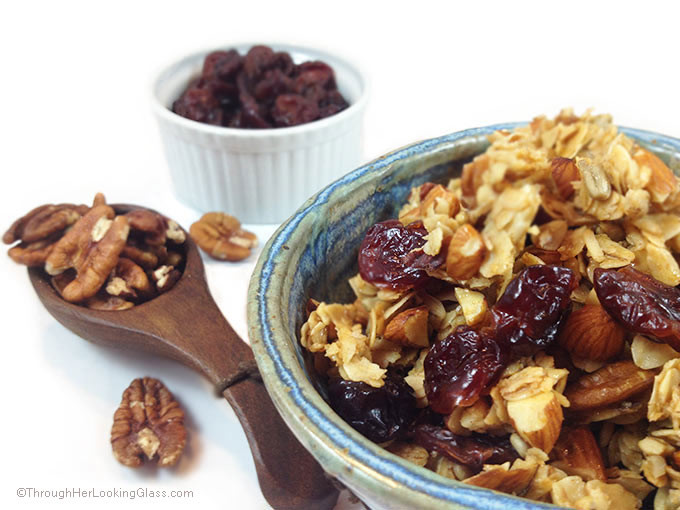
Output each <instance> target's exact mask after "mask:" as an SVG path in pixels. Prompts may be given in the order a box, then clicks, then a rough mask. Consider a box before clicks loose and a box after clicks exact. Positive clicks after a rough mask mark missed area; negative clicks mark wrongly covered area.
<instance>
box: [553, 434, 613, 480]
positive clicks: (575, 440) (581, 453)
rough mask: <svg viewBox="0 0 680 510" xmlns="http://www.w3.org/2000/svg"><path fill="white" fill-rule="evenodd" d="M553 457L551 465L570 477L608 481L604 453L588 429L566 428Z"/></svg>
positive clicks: (556, 445) (554, 449)
mask: <svg viewBox="0 0 680 510" xmlns="http://www.w3.org/2000/svg"><path fill="white" fill-rule="evenodd" d="M552 456H553V457H554V458H555V460H554V461H553V462H552V463H551V465H553V466H555V467H556V468H558V469H561V470H562V471H564V472H565V473H567V474H568V475H570V476H571V475H576V476H580V477H581V478H583V479H584V480H602V481H603V482H606V481H607V475H606V473H605V469H604V459H603V458H602V452H601V451H600V447H599V446H598V444H597V441H596V440H595V436H594V435H593V433H592V432H591V431H590V429H589V428H587V427H578V428H567V427H564V428H563V429H562V433H561V434H560V438H559V439H558V440H557V443H556V444H555V447H554V448H553V451H552Z"/></svg>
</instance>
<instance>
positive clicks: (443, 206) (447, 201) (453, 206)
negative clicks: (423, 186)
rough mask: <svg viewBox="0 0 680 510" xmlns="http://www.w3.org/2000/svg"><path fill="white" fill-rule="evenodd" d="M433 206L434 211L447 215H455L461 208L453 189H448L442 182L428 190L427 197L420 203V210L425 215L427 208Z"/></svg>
mask: <svg viewBox="0 0 680 510" xmlns="http://www.w3.org/2000/svg"><path fill="white" fill-rule="evenodd" d="M430 207H433V208H434V212H436V213H438V214H446V215H447V216H451V217H453V216H455V215H456V214H458V211H459V210H460V203H459V202H458V199H457V198H456V195H454V194H453V193H452V192H451V191H449V190H448V189H446V188H445V187H444V186H442V185H441V184H437V185H436V186H434V187H433V188H432V189H430V190H429V191H428V192H427V195H425V198H424V199H423V201H422V203H421V204H420V210H421V211H422V213H423V215H424V214H425V213H427V210H428V209H429V208H430Z"/></svg>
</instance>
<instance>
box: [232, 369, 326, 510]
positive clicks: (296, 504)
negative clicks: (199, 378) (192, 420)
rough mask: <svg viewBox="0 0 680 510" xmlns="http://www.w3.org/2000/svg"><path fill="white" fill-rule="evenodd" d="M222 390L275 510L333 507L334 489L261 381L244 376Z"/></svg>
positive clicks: (324, 509)
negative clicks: (240, 426)
mask: <svg viewBox="0 0 680 510" xmlns="http://www.w3.org/2000/svg"><path fill="white" fill-rule="evenodd" d="M223 393H224V396H225V398H226V399H227V400H228V401H229V403H230V404H231V407H232V408H233V409H234V412H235V413H236V416H238V418H239V420H240V421H241V425H242V427H243V430H244V432H245V433H246V437H247V438H248V443H249V444H250V450H251V452H252V454H253V459H254V461H255V469H256V471H257V477H258V480H259V482H260V489H261V490H262V494H263V495H264V497H265V499H266V500H267V501H268V502H269V504H270V505H272V507H273V508H274V509H276V510H279V509H280V510H302V509H305V510H306V509H311V508H314V509H320V510H326V509H327V510H330V509H332V508H333V507H334V506H335V503H336V501H337V499H338V491H337V490H336V489H335V487H333V485H331V483H330V480H329V479H328V478H327V477H326V475H325V474H324V471H323V469H321V466H319V464H318V463H317V462H316V460H314V458H313V457H312V456H311V455H310V454H309V453H308V452H307V450H305V449H304V448H303V446H302V445H301V444H300V443H299V441H298V440H297V439H296V438H295V436H293V434H292V433H291V431H290V429H288V427H287V426H286V424H285V423H284V422H283V420H282V419H281V417H280V416H279V413H278V412H277V411H276V409H275V408H274V404H273V403H272V401H271V399H270V398H269V395H268V394H267V390H266V388H265V386H264V384H263V383H262V382H261V381H259V380H256V379H253V378H248V379H244V380H242V381H241V382H239V383H237V384H235V385H234V386H231V387H229V388H227V389H226V390H224V392H223Z"/></svg>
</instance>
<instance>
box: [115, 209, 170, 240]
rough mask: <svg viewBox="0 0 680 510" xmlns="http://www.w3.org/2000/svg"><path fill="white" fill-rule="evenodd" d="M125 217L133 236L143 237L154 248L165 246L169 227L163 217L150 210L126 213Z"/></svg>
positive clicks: (136, 210)
mask: <svg viewBox="0 0 680 510" xmlns="http://www.w3.org/2000/svg"><path fill="white" fill-rule="evenodd" d="M125 217H126V218H127V220H128V223H129V224H130V230H131V231H132V234H138V235H141V236H142V238H143V239H144V242H145V243H146V244H148V245H152V246H157V245H161V244H165V238H166V231H167V230H168V226H167V223H166V221H165V218H164V217H163V216H161V215H160V214H158V213H156V212H153V211H149V210H148V209H135V210H133V211H130V212H128V213H125Z"/></svg>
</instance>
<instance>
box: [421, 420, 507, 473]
mask: <svg viewBox="0 0 680 510" xmlns="http://www.w3.org/2000/svg"><path fill="white" fill-rule="evenodd" d="M414 439H415V441H416V443H418V444H419V445H420V446H422V447H423V448H425V449H426V450H428V451H435V452H437V453H440V454H442V455H446V456H447V457H449V458H450V459H452V460H454V461H456V462H459V463H460V464H464V465H466V466H469V467H471V468H473V469H476V470H479V469H481V468H482V466H483V465H484V464H503V463H504V462H508V461H513V460H515V459H516V458H517V456H518V455H517V452H516V451H515V449H514V448H513V447H512V445H511V444H510V440H509V437H507V436H506V437H494V436H486V435H485V436H482V435H472V436H459V435H456V434H454V433H453V432H451V431H450V430H448V429H445V428H442V427H437V426H435V425H419V426H418V427H416V429H415V436H414Z"/></svg>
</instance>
